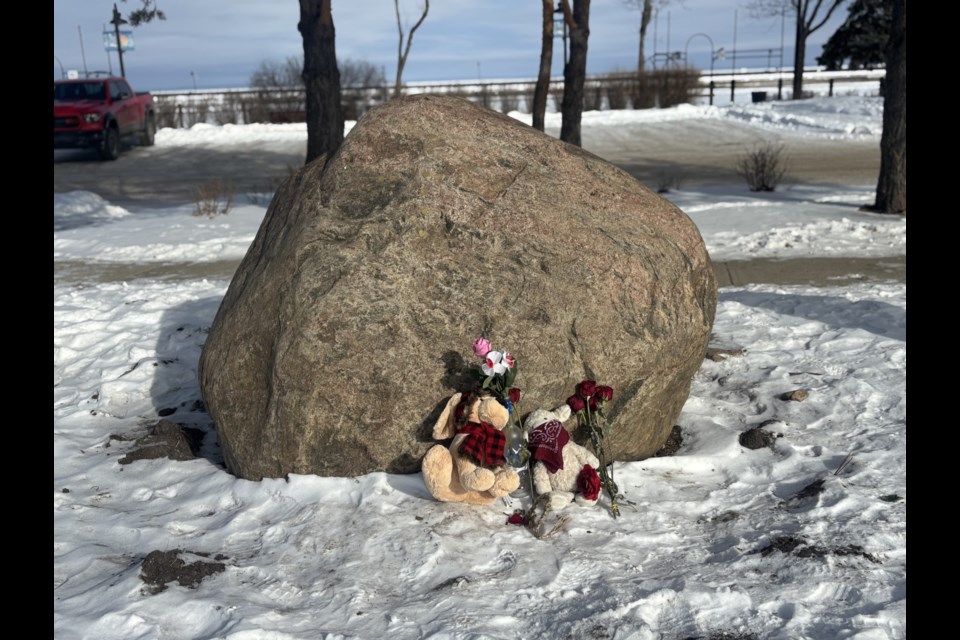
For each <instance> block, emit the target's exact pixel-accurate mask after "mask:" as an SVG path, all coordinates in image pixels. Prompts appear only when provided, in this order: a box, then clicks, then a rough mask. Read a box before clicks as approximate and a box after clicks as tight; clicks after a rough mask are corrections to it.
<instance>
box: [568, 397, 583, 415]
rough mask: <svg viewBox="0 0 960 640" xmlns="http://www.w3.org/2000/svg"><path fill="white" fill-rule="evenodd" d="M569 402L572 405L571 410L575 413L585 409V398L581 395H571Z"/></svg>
mask: <svg viewBox="0 0 960 640" xmlns="http://www.w3.org/2000/svg"><path fill="white" fill-rule="evenodd" d="M567 404H568V405H569V406H570V411H573V412H574V413H576V412H578V411H583V407H584V404H583V398H581V397H580V396H570V397H569V398H567Z"/></svg>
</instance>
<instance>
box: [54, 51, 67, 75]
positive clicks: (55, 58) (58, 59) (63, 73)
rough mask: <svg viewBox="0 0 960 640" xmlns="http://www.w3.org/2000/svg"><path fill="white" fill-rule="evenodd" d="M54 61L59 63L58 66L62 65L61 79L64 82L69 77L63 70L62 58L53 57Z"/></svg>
mask: <svg viewBox="0 0 960 640" xmlns="http://www.w3.org/2000/svg"><path fill="white" fill-rule="evenodd" d="M53 59H54V60H56V61H57V64H58V65H60V79H61V80H63V79H64V78H66V77H67V72H66V71H64V70H63V63H62V62H60V58H58V57H57V56H53Z"/></svg>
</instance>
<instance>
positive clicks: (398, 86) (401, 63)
mask: <svg viewBox="0 0 960 640" xmlns="http://www.w3.org/2000/svg"><path fill="white" fill-rule="evenodd" d="M393 6H394V7H395V8H396V10H397V31H399V32H400V39H399V41H398V42H397V81H396V83H394V85H393V97H394V98H399V97H400V92H401V90H402V86H403V82H402V78H403V68H404V67H405V66H407V56H409V55H410V44H411V43H412V42H413V34H414V32H415V31H416V30H417V29H419V28H420V25H421V24H423V21H424V20H425V19H426V18H427V12H428V11H430V0H424V6H423V15H421V16H420V19H419V20H417V24H415V25H413V28H412V29H410V33H409V34H408V35H407V47H406V49H404V47H403V23H402V22H401V20H400V0H393Z"/></svg>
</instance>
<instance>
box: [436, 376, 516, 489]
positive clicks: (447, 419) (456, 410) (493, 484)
mask: <svg viewBox="0 0 960 640" xmlns="http://www.w3.org/2000/svg"><path fill="white" fill-rule="evenodd" d="M509 420H510V413H509V411H508V410H507V408H506V407H505V406H503V405H502V404H500V402H499V401H498V400H497V399H496V398H495V397H494V396H492V395H490V394H489V393H488V392H485V391H484V392H479V393H469V392H468V393H463V394H461V393H455V394H454V395H453V396H452V397H451V398H450V400H449V401H448V402H447V406H446V407H445V408H444V410H443V412H442V413H441V414H440V417H439V418H438V419H437V422H436V424H435V425H434V427H433V437H434V439H436V440H445V439H447V438H453V441H452V442H451V443H450V446H449V447H445V446H443V445H440V444H438V445H434V446H433V447H432V448H431V449H430V450H429V451H428V452H427V455H426V456H424V458H423V463H422V465H421V469H422V471H423V482H424V484H425V485H426V486H427V490H429V491H430V494H431V495H432V496H433V497H434V498H436V499H437V500H440V501H441V502H465V503H467V504H492V503H493V502H495V501H496V500H497V498H500V497H503V496H505V495H508V494H509V493H510V492H512V491H516V490H517V488H518V487H519V486H520V476H519V475H518V474H517V472H516V471H515V470H514V469H511V468H510V467H508V466H507V463H506V459H505V458H504V447H505V446H506V438H505V436H504V434H503V428H504V427H505V426H506V425H507V422H508V421H509Z"/></svg>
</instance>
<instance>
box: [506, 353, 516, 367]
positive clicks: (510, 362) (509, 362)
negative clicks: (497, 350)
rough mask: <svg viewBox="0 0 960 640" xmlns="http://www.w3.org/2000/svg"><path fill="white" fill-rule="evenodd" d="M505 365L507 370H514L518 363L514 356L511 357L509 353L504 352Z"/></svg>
mask: <svg viewBox="0 0 960 640" xmlns="http://www.w3.org/2000/svg"><path fill="white" fill-rule="evenodd" d="M503 363H504V364H505V365H507V369H513V365H515V364H517V361H516V360H514V359H513V356H512V355H510V354H509V353H507V352H506V351H504V352H503Z"/></svg>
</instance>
